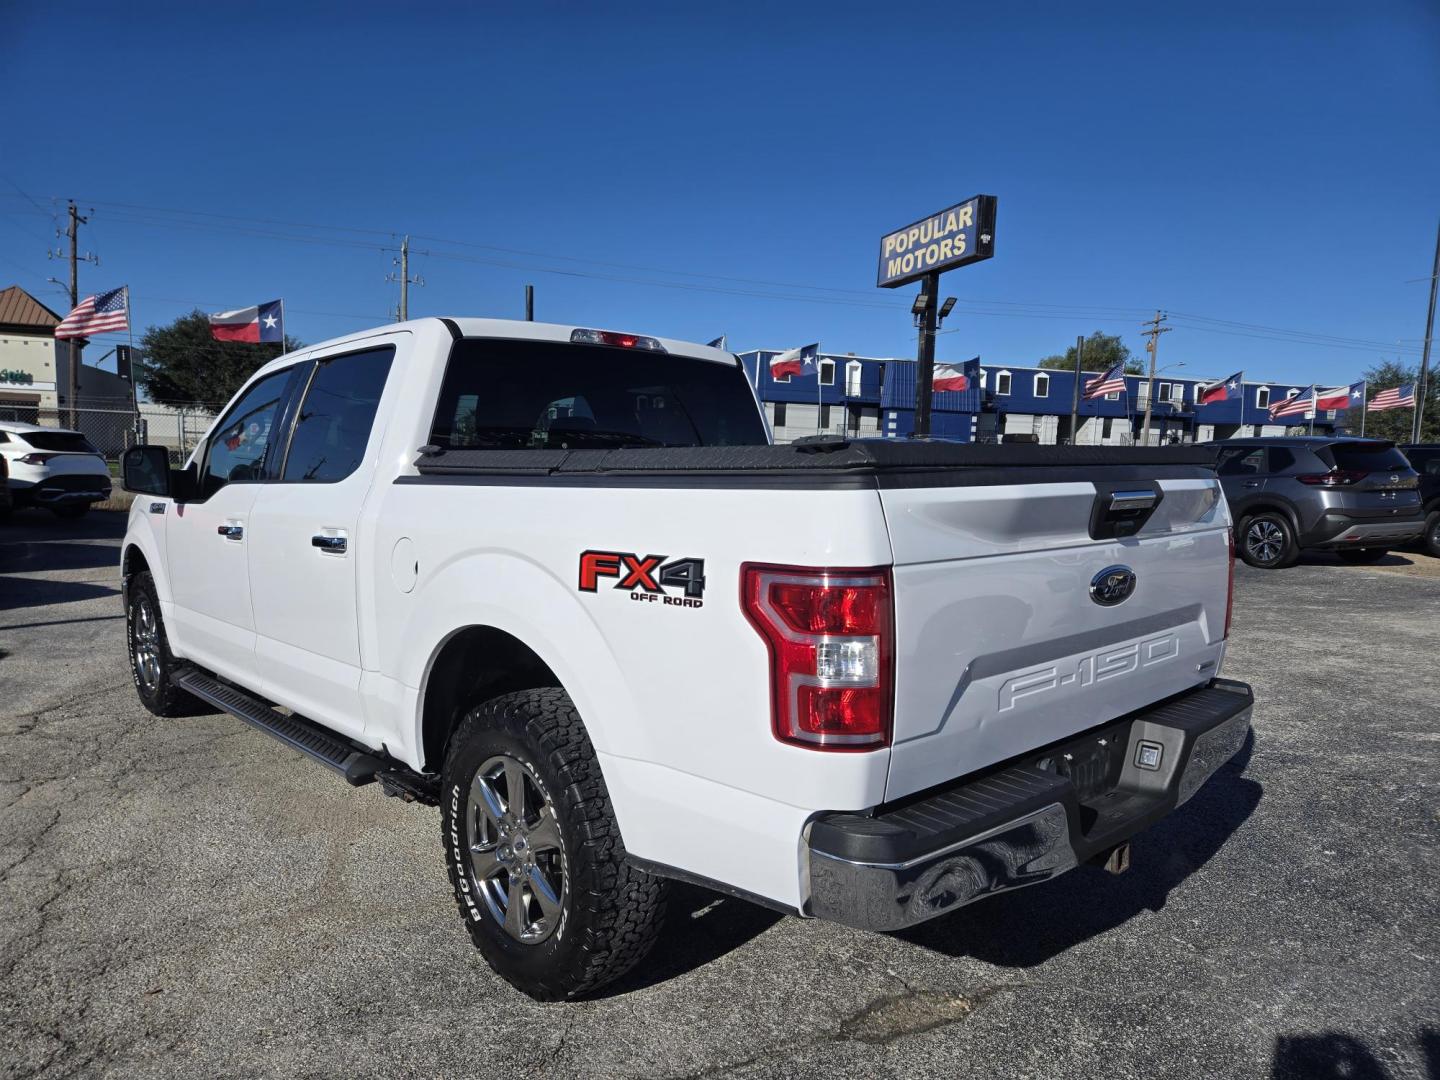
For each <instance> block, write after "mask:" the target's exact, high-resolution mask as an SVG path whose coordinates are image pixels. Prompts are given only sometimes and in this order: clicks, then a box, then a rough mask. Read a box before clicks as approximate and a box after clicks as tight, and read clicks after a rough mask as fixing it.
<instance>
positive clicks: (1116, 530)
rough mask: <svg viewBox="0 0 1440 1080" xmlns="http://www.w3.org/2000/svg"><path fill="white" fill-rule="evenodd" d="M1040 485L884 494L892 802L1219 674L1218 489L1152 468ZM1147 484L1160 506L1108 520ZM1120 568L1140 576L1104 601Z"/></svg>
mask: <svg viewBox="0 0 1440 1080" xmlns="http://www.w3.org/2000/svg"><path fill="white" fill-rule="evenodd" d="M1037 472H1038V474H1037V477H1036V479H1037V480H1039V481H1041V482H1025V481H1024V480H1020V481H1019V482H1016V483H998V484H995V483H991V484H981V485H965V484H964V483H963V481H960V482H957V483H955V484H954V486H938V485H937V486H921V484H920V483H917V484H916V485H915V486H898V487H894V486H892V487H882V489H881V491H880V498H881V503H882V505H883V507H884V510H885V516H886V523H887V526H888V528H889V531H890V538H891V545H892V548H893V552H894V560H895V570H894V574H895V621H896V635H897V640H896V671H895V679H896V697H895V718H894V724H895V729H894V750H893V753H892V756H891V764H890V773H889V777H888V782H887V787H886V799H887V801H893V800H895V799H898V798H902V797H904V796H906V795H910V794H913V793H914V792H917V791H921V790H924V789H926V788H929V787H932V786H934V785H937V784H941V783H945V782H947V781H950V780H953V779H955V778H956V777H959V776H962V775H964V774H967V773H970V772H974V771H975V770H977V769H981V768H984V767H985V766H987V765H992V764H994V763H996V762H999V761H1003V760H1005V759H1007V758H1010V757H1014V756H1015V755H1017V754H1020V753H1023V752H1025V751H1028V750H1033V749H1035V748H1037V747H1042V746H1045V745H1047V744H1049V743H1052V742H1056V741H1059V740H1062V739H1065V738H1067V737H1070V736H1073V735H1075V734H1076V733H1078V732H1082V731H1085V730H1087V729H1089V728H1093V727H1096V726H1098V725H1100V724H1103V723H1105V722H1107V721H1109V720H1113V719H1115V718H1116V717H1119V716H1122V715H1124V714H1126V713H1128V712H1132V711H1134V710H1136V709H1140V708H1143V707H1145V706H1147V705H1151V704H1153V703H1155V702H1157V701H1159V700H1161V699H1164V698H1166V697H1169V696H1171V695H1173V694H1176V693H1179V692H1181V691H1183V690H1186V689H1188V688H1190V687H1193V686H1196V685H1199V684H1202V683H1205V682H1208V681H1209V680H1210V679H1211V678H1213V677H1214V676H1215V675H1216V674H1217V672H1218V670H1219V666H1220V661H1221V657H1222V654H1223V651H1224V644H1225V642H1224V634H1225V615H1226V607H1227V592H1228V574H1229V567H1228V562H1229V558H1230V547H1229V537H1228V527H1229V524H1230V522H1229V518H1228V514H1227V511H1226V509H1225V500H1224V499H1223V498H1222V497H1221V494H1220V488H1219V485H1218V483H1217V482H1216V481H1215V480H1214V478H1213V477H1209V478H1199V477H1194V476H1193V473H1192V477H1191V478H1185V479H1149V478H1146V477H1145V476H1144V471H1143V467H1142V468H1141V469H1140V470H1138V471H1137V470H1136V469H1133V468H1129V469H1124V470H1119V469H1117V470H1108V471H1107V470H1105V469H1097V470H1094V472H1093V475H1094V478H1095V480H1094V481H1091V480H1090V479H1088V478H1087V479H1085V480H1079V479H1073V478H1072V477H1073V474H1071V476H1067V477H1066V478H1065V479H1063V480H1060V481H1059V482H1045V481H1044V479H1043V478H1044V475H1045V474H1044V472H1043V471H1037ZM1152 475H1162V476H1163V475H1164V473H1163V471H1161V472H1157V473H1154V474H1152ZM1111 477H1113V482H1112V480H1111ZM1147 489H1148V490H1149V491H1150V492H1151V493H1152V498H1153V508H1151V509H1149V510H1141V511H1139V516H1140V517H1141V518H1143V523H1141V524H1139V526H1138V529H1137V528H1136V527H1135V525H1134V523H1133V521H1132V523H1130V524H1125V523H1124V522H1121V523H1119V524H1118V525H1117V523H1116V522H1115V521H1114V520H1111V518H1117V517H1118V518H1123V517H1125V515H1124V514H1121V513H1116V514H1110V513H1109V511H1110V508H1112V507H1118V506H1120V505H1121V503H1117V502H1114V501H1113V499H1114V497H1115V496H1116V495H1117V494H1119V495H1121V496H1123V495H1125V494H1126V493H1127V492H1129V491H1132V490H1133V491H1139V492H1143V491H1145V490H1147ZM1147 514H1148V516H1146V515H1147ZM1130 530H1133V533H1132V534H1131V535H1126V533H1127V531H1130ZM1115 567H1121V568H1125V569H1128V570H1129V571H1130V572H1132V573H1133V574H1134V585H1133V592H1131V593H1130V594H1129V595H1128V596H1127V597H1125V598H1124V599H1122V600H1121V601H1120V602H1118V603H1114V604H1113V605H1108V604H1104V603H1101V602H1098V601H1097V599H1096V598H1095V597H1093V596H1092V589H1091V585H1092V582H1093V581H1094V580H1095V579H1096V578H1097V575H1099V574H1100V573H1101V572H1102V571H1105V570H1107V569H1110V568H1115ZM1122 591H1123V590H1122ZM1102 592H1103V590H1102ZM1103 598H1105V597H1103V596H1102V599H1103ZM1109 598H1110V599H1113V596H1111V597H1109Z"/></svg>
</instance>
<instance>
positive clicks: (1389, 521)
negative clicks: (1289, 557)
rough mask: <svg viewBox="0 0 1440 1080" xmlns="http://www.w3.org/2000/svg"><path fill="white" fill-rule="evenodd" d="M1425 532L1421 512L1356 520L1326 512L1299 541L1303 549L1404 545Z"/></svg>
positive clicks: (1345, 515) (1423, 518)
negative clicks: (1402, 515)
mask: <svg viewBox="0 0 1440 1080" xmlns="http://www.w3.org/2000/svg"><path fill="white" fill-rule="evenodd" d="M1424 531H1425V516H1424V515H1423V514H1422V513H1420V512H1419V511H1418V510H1416V511H1415V513H1414V515H1413V516H1410V517H1405V518H1356V517H1351V516H1350V515H1348V514H1339V513H1336V512H1334V511H1333V510H1332V511H1327V512H1326V513H1325V514H1324V516H1322V517H1321V518H1320V521H1319V523H1318V524H1317V525H1316V526H1315V528H1314V529H1312V530H1311V531H1310V532H1309V533H1307V534H1306V535H1305V536H1303V537H1301V538H1300V545H1301V547H1307V548H1316V547H1321V548H1323V547H1367V546H1374V545H1376V544H1404V543H1407V542H1408V541H1410V540H1413V539H1415V537H1417V536H1419V535H1420V534H1421V533H1422V532H1424Z"/></svg>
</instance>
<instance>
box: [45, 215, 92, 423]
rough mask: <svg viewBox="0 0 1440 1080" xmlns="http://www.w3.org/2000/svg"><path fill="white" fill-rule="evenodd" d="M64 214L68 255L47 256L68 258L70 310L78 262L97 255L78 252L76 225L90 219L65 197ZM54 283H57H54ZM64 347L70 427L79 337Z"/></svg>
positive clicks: (76, 300) (76, 295) (76, 296)
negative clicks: (66, 201) (67, 375)
mask: <svg viewBox="0 0 1440 1080" xmlns="http://www.w3.org/2000/svg"><path fill="white" fill-rule="evenodd" d="M67 216H68V218H69V224H68V225H67V226H66V228H65V232H64V233H63V234H62V235H64V236H65V237H66V238H67V239H69V241H70V251H69V253H68V254H67V253H66V252H63V251H52V252H50V257H51V258H52V259H63V258H69V260H70V285H69V291H70V310H71V311H74V310H75V309H76V308H77V307H79V306H80V264H81V263H82V262H87V263H94V264H95V265H96V266H99V265H100V259H99V257H98V256H96V255H92V254H91V253H90V252H88V251H87V252H86V253H85V254H84V255H81V254H80V250H79V237H80V226H81V225H85V224H88V223H89V221H90V219H89V218H88V217H85V216H84V215H82V214H81V213H80V211H79V209H78V208H77V207H76V206H75V200H74V199H71V200H69V207H68V209H67ZM50 280H51V281H55V279H54V278H51V279H50ZM56 284H59V283H58V282H56ZM56 347H57V348H58V347H59V343H58V342H57V343H56ZM65 350H66V356H68V357H69V360H68V362H67V363H66V367H68V368H69V369H70V370H69V378H68V379H67V380H66V400H67V401H68V403H69V406H70V426H71V427H72V428H73V427H75V425H76V422H77V420H78V416H77V414H76V411H75V407H76V399H77V398H78V397H79V396H80V344H79V340H78V339H77V338H68V339H66V342H65Z"/></svg>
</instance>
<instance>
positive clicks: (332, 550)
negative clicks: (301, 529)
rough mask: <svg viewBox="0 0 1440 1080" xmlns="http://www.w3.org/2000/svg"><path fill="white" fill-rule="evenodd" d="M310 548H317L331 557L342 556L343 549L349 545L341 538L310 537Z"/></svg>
mask: <svg viewBox="0 0 1440 1080" xmlns="http://www.w3.org/2000/svg"><path fill="white" fill-rule="evenodd" d="M310 546H311V547H317V548H319V549H320V550H321V551H324V552H327V553H328V554H331V555H344V554H345V549H346V548H348V547H349V546H350V544H349V542H348V541H346V539H345V537H343V536H312V537H310Z"/></svg>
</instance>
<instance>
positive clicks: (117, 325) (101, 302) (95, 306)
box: [55, 285, 130, 338]
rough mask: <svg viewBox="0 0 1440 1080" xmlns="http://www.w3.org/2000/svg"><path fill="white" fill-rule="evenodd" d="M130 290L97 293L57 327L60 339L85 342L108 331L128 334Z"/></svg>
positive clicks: (56, 331) (84, 301)
mask: <svg viewBox="0 0 1440 1080" xmlns="http://www.w3.org/2000/svg"><path fill="white" fill-rule="evenodd" d="M129 299H130V290H129V289H128V288H127V287H126V286H124V285H121V286H120V288H118V289H111V290H110V291H109V292H102V293H96V294H95V295H94V296H87V297H86V298H85V299H84V300H81V301H80V303H79V305H78V306H77V307H76V308H75V310H74V311H72V312H70V314H69V315H66V316H65V319H64V321H62V322H61V323H60V325H59V326H57V327H55V336H56V337H57V338H83V337H89V336H90V335H91V334H102V333H105V332H106V331H107V330H129V329H130V311H129V306H130V305H129Z"/></svg>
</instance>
